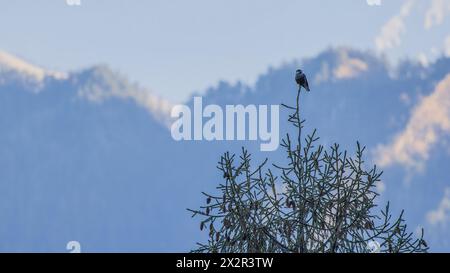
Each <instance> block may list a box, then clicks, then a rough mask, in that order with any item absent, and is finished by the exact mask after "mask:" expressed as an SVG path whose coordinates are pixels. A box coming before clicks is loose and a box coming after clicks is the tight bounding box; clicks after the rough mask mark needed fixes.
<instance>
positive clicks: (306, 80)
mask: <svg viewBox="0 0 450 273" xmlns="http://www.w3.org/2000/svg"><path fill="white" fill-rule="evenodd" d="M304 87H305V89H306V90H307V91H310V90H309V84H308V79H307V78H306V76H305V86H304Z"/></svg>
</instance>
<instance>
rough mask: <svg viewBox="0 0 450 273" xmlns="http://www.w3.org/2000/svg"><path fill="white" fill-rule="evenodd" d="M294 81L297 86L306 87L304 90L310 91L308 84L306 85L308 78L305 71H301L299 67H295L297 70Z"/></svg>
mask: <svg viewBox="0 0 450 273" xmlns="http://www.w3.org/2000/svg"><path fill="white" fill-rule="evenodd" d="M295 81H296V82H297V84H298V88H302V87H303V88H305V89H306V91H310V90H309V85H308V79H306V75H305V73H303V71H301V70H300V69H297V71H296V72H295Z"/></svg>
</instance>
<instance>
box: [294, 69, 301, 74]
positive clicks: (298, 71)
mask: <svg viewBox="0 0 450 273" xmlns="http://www.w3.org/2000/svg"><path fill="white" fill-rule="evenodd" d="M295 73H296V74H301V73H303V71H302V70H301V69H297V71H295Z"/></svg>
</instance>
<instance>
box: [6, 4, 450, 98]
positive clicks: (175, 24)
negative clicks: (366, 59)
mask: <svg viewBox="0 0 450 273" xmlns="http://www.w3.org/2000/svg"><path fill="white" fill-rule="evenodd" d="M436 6H437V7H436ZM433 7H434V10H433ZM443 7H444V8H443ZM449 11H450V0H430V1H428V0H427V1H423V0H416V1H414V0H389V1H386V0H384V1H382V3H381V5H380V6H369V5H368V4H367V2H366V0H340V1H336V0H310V1H295V0H147V1H144V0H132V1H125V0H81V6H69V5H67V4H66V0H39V1H29V0H14V1H12V0H0V50H3V51H6V52H9V53H12V54H15V55H17V56H19V57H21V58H24V59H25V60H27V61H29V62H31V63H34V64H38V65H40V66H43V67H46V68H48V69H53V70H62V71H71V70H78V69H82V68H86V67H89V66H91V65H94V64H99V63H103V64H108V65H109V66H110V67H112V68H113V69H114V70H117V71H120V72H121V73H123V74H125V75H127V76H128V77H129V78H130V79H131V80H133V81H136V82H138V83H139V84H140V85H142V86H145V87H147V88H149V89H150V90H152V91H154V92H155V93H156V94H159V95H161V96H163V97H165V98H168V99H170V100H172V101H175V102H176V101H181V100H183V99H185V98H186V97H187V96H188V95H189V94H191V93H192V92H194V91H203V90H204V89H205V88H207V87H209V86H212V85H215V84H216V83H217V82H218V81H219V80H227V81H231V82H235V81H237V80H241V81H243V82H245V83H248V84H252V83H254V81H255V80H256V78H257V76H258V75H259V74H261V73H263V72H265V71H266V70H267V68H268V67H269V66H278V65H281V64H282V63H283V62H289V61H292V60H293V59H299V58H303V57H311V56H314V55H315V54H317V53H319V52H320V51H322V50H324V49H326V48H327V47H330V46H342V45H345V46H351V47H354V48H358V49H363V50H365V49H369V50H373V51H376V52H378V53H379V54H386V55H387V56H388V57H389V59H390V60H392V61H393V62H395V61H396V60H398V59H401V58H406V57H409V58H414V59H416V58H418V56H422V57H421V58H422V61H426V59H425V58H424V57H426V58H427V59H433V58H435V57H437V56H438V55H439V54H442V52H444V48H445V40H446V39H447V44H449V45H448V47H449V50H450V38H449V37H450V36H447V35H448V34H449V33H450V31H449V29H450V22H449V19H450V18H445V17H446V15H448V13H449ZM427 14H428V15H427ZM427 18H428V19H427ZM389 22H390V23H389ZM388 23H389V24H388ZM386 24H388V25H387V27H385V28H384V31H383V26H386ZM380 35H381V36H380ZM377 37H379V39H378V43H377V42H376V38H377ZM380 37H381V38H380ZM377 45H378V46H377ZM449 54H450V53H449Z"/></svg>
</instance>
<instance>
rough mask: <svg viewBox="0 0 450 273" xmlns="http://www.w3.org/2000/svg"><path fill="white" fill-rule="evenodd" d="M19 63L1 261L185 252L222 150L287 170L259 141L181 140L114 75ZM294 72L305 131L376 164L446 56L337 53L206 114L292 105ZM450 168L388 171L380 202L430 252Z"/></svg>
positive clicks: (4, 152) (221, 98)
mask: <svg viewBox="0 0 450 273" xmlns="http://www.w3.org/2000/svg"><path fill="white" fill-rule="evenodd" d="M8 56H9V55H8ZM13 60H14V61H11V59H10V57H4V56H3V58H2V55H0V67H2V66H3V68H1V69H0V217H1V221H0V251H58V252H64V251H65V244H66V243H67V242H68V241H71V240H78V241H80V242H81V244H82V249H83V250H84V251H187V250H189V249H190V248H192V247H194V245H195V242H196V241H198V240H200V239H201V238H202V236H203V235H202V234H201V233H200V231H199V229H198V223H197V222H196V221H194V220H192V219H191V218H190V215H189V213H187V212H186V210H185V208H187V207H196V206H197V205H198V204H200V203H202V202H204V200H202V198H203V197H202V196H201V194H200V192H201V191H210V190H213V189H214V187H215V186H216V185H217V184H218V183H219V181H220V180H221V179H222V178H221V176H220V174H218V173H217V170H216V168H215V165H216V162H217V160H218V159H219V157H220V154H221V153H222V152H225V151H226V150H229V151H231V152H239V151H240V148H241V146H246V147H248V148H249V149H250V151H251V152H252V153H253V155H254V157H255V158H254V164H256V162H258V161H260V160H262V159H263V158H264V157H270V159H271V161H272V162H273V161H278V160H283V159H284V154H283V153H282V152H281V151H277V152H271V153H261V152H259V143H257V142H249V141H234V142H206V141H203V142H176V141H174V140H173V139H172V138H171V136H170V132H169V130H168V128H167V125H168V124H169V123H170V119H169V118H168V113H169V112H170V109H171V104H170V103H169V102H167V101H165V100H163V99H161V98H157V97H155V96H154V95H152V94H151V93H150V92H148V91H146V90H145V89H143V88H140V87H139V86H137V85H135V84H131V83H129V82H128V81H127V79H126V78H125V77H123V76H121V75H118V74H117V73H114V72H112V71H111V70H110V69H108V68H107V67H105V66H98V67H93V68H89V69H86V70H83V71H79V72H72V73H61V72H58V73H57V74H54V73H53V72H52V73H50V72H47V71H46V70H45V69H42V68H37V67H35V66H32V65H30V64H26V63H22V62H23V61H21V60H20V59H13ZM298 67H301V68H303V69H304V71H305V72H306V73H307V75H308V77H309V79H310V85H311V89H312V91H311V92H310V93H308V94H304V95H302V114H303V116H304V118H305V119H306V120H307V123H306V129H305V131H306V132H308V131H309V132H310V131H311V130H312V129H313V128H317V129H318V133H319V136H321V141H322V143H324V144H331V143H333V142H338V143H341V144H342V146H344V147H346V148H349V149H353V147H354V144H355V142H356V140H359V141H361V142H362V143H363V144H365V145H367V146H368V151H369V153H367V159H368V160H367V162H368V163H370V162H371V161H373V160H374V159H375V152H376V150H377V147H379V146H380V145H384V146H388V145H391V144H392V143H395V142H394V141H395V139H396V136H398V135H401V134H402V132H404V131H405V130H407V128H408V124H410V123H411V120H414V119H412V116H413V113H414V111H415V109H416V108H417V107H420V105H421V104H422V103H423V100H424V98H427V97H430V96H433V94H434V93H435V90H436V88H437V85H438V83H440V82H442V80H443V79H444V78H445V77H446V75H447V73H449V71H450V59H446V58H442V59H440V60H438V61H437V62H436V63H433V64H431V65H430V66H429V67H422V66H421V65H419V64H416V63H413V62H409V61H405V62H404V63H402V64H400V65H399V66H398V67H396V68H395V69H394V68H391V67H389V64H388V63H387V62H386V61H385V60H383V59H380V58H379V57H377V56H375V55H373V54H371V53H370V52H362V51H357V50H352V49H347V48H338V49H329V50H326V51H324V52H323V53H321V54H319V55H318V56H316V57H313V58H309V59H304V60H302V61H295V62H292V63H289V64H286V65H283V66H280V67H277V68H271V69H269V70H268V71H267V72H266V73H265V74H263V75H261V76H260V77H259V79H258V81H257V83H256V85H255V86H247V85H245V84H242V83H238V84H235V85H231V84H228V83H226V82H221V83H219V84H218V85H217V86H216V87H212V88H210V89H208V90H206V91H205V93H204V96H203V103H204V104H205V105H206V104H208V103H216V104H219V105H225V104H244V105H245V104H279V103H287V104H289V103H291V104H293V103H294V102H293V100H294V96H295V92H296V88H297V87H296V86H295V83H294V81H293V73H294V72H295V69H296V68H298ZM55 75H59V76H55ZM61 75H63V76H61ZM442 92H449V90H447V89H445V88H444V90H443V91H442ZM188 103H189V102H188ZM286 114H287V113H286V111H283V112H282V117H281V121H282V124H281V135H283V134H284V133H285V132H286V130H288V128H287V127H286V123H285V122H283V121H284V120H285V118H286ZM445 137H447V135H446V134H444V135H442V136H440V138H439V140H438V141H440V140H441V139H442V140H444V139H445ZM438 147H443V146H438ZM448 157H449V153H448V151H447V150H445V149H432V150H430V152H429V156H428V158H427V160H426V162H425V164H426V166H425V168H424V169H423V170H422V172H419V173H413V174H411V172H410V170H408V169H407V168H404V167H403V166H402V165H395V164H391V165H386V166H385V167H384V169H385V174H384V176H383V177H384V180H383V182H384V184H383V185H384V188H385V191H384V192H383V195H382V197H383V200H388V199H389V200H391V201H392V203H393V205H394V207H395V208H397V209H399V208H405V209H406V210H407V214H406V216H407V218H408V220H409V221H410V223H411V229H412V230H414V229H415V227H416V226H419V225H425V227H427V228H428V229H430V231H432V232H433V234H432V236H431V239H432V241H431V242H430V244H431V245H432V246H433V249H435V250H441V249H447V250H448V249H450V244H449V242H447V240H448V239H447V240H444V239H443V238H448V236H447V235H446V234H447V233H449V230H448V228H446V227H445V226H442V225H439V226H436V223H438V222H436V221H434V222H433V221H431V220H433V219H436V215H438V216H440V215H442V211H444V214H445V213H447V211H446V209H445V204H446V203H445V200H446V198H447V196H446V194H445V189H446V188H448V187H449V186H450V181H448V180H446V178H445V177H446V174H445V171H446V167H447V164H446V162H447V161H448ZM407 178H409V179H408V181H409V182H407V183H406V182H404V181H405V179H407ZM380 189H383V188H382V187H381V188H380ZM442 204H444V205H442ZM442 207H444V209H442ZM430 213H431V214H430ZM433 213H434V214H433ZM430 215H431V216H430ZM438 218H439V217H438ZM441 218H442V217H441ZM430 219H431V220H430ZM431 222H433V223H435V224H432V223H431ZM439 223H440V222H439ZM181 227H182V228H181Z"/></svg>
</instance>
